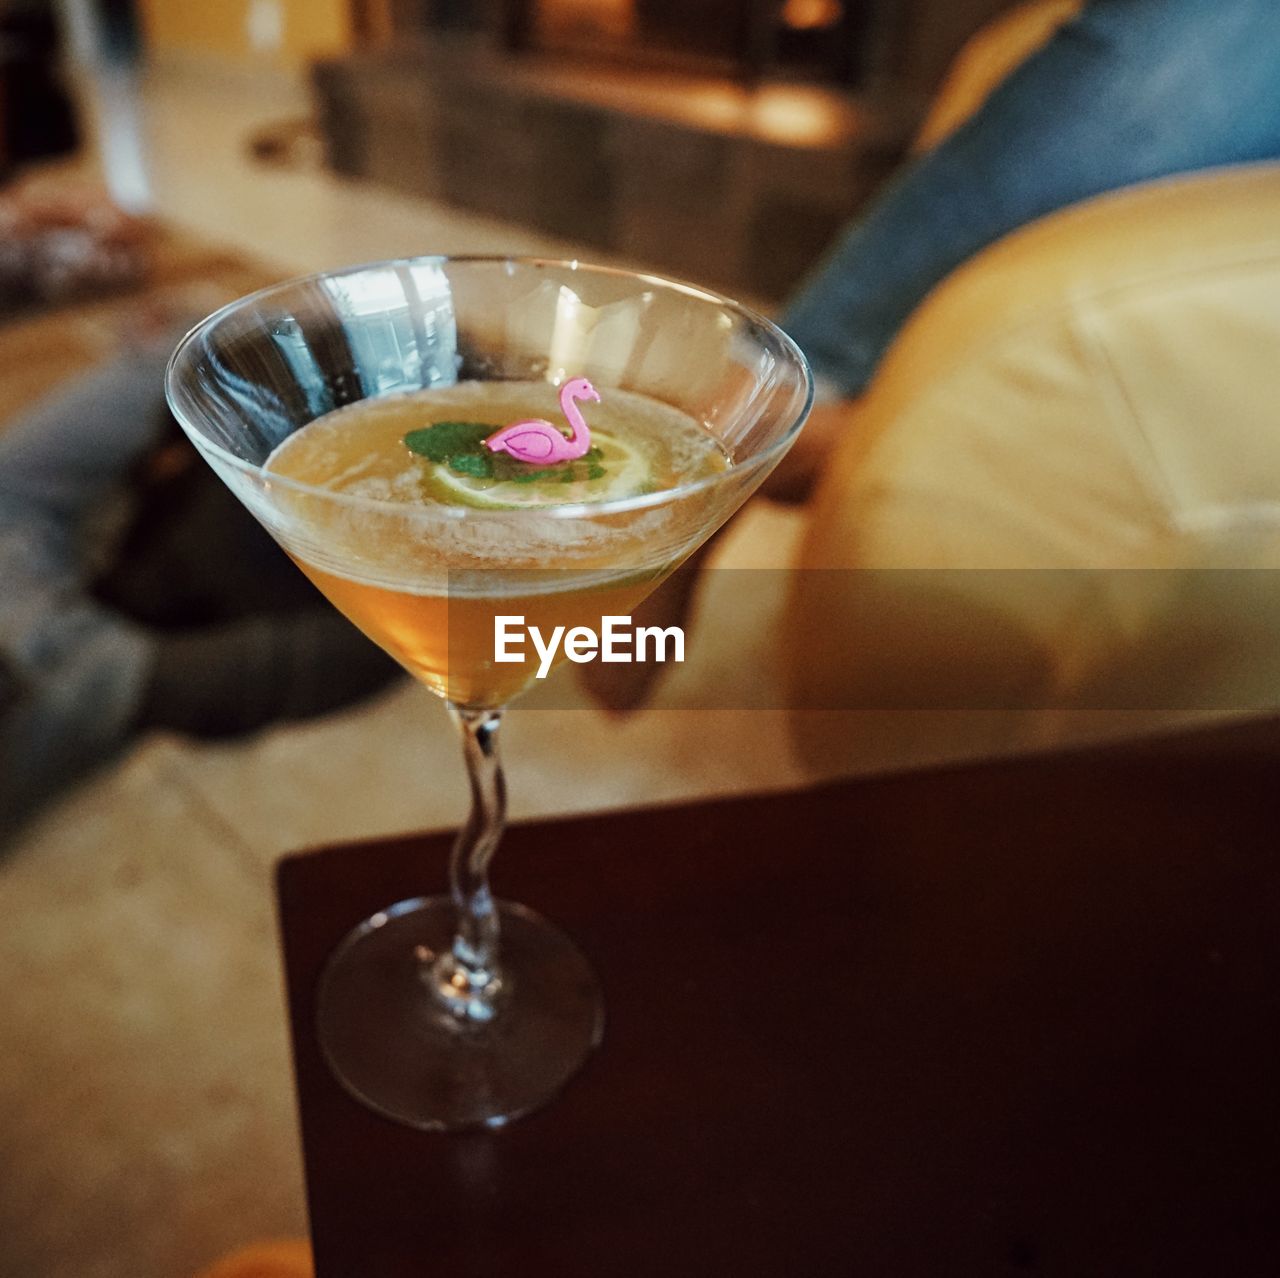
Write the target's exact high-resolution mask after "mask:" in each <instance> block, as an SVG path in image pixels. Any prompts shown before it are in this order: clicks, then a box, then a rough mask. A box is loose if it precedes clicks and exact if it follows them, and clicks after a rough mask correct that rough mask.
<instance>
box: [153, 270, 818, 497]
mask: <svg viewBox="0 0 1280 1278" xmlns="http://www.w3.org/2000/svg"><path fill="white" fill-rule="evenodd" d="M453 262H459V263H475V264H478V265H486V266H502V265H508V264H511V265H518V266H532V267H558V268H561V269H563V270H567V271H571V272H572V271H589V272H591V273H592V274H595V275H611V276H616V277H618V278H626V279H633V280H639V281H641V282H643V283H647V284H654V285H657V286H659V287H661V288H665V289H669V290H671V291H672V292H676V293H683V294H685V295H686V296H689V297H694V298H698V299H700V300H702V301H706V302H710V303H713V304H715V305H717V306H720V307H723V308H725V309H726V310H729V311H732V312H734V313H736V314H737V315H739V316H741V317H742V318H744V319H746V320H748V321H750V322H751V323H754V324H757V325H759V326H760V327H761V328H763V329H764V330H765V331H767V332H769V333H771V334H772V335H773V336H774V337H775V338H776V339H777V340H778V341H779V342H780V344H781V345H782V347H783V349H784V350H786V351H788V352H789V353H790V354H791V356H792V357H793V359H794V361H795V364H796V366H797V368H798V369H799V370H800V374H801V377H802V379H803V385H804V392H805V393H804V402H803V403H802V404H801V405H800V407H799V409H798V410H797V411H796V413H795V415H794V417H793V419H792V421H791V422H790V423H788V425H787V427H786V429H785V430H784V431H783V432H782V434H781V435H780V436H779V438H778V439H776V440H774V442H773V443H772V444H770V445H769V446H768V447H767V448H765V449H762V450H761V452H760V453H759V455H758V456H756V457H753V458H751V459H750V461H748V462H745V463H743V464H741V465H737V466H730V467H728V468H727V469H726V470H723V471H719V472H717V473H716V474H714V475H708V476H705V477H704V478H702V479H695V480H692V481H691V482H689V483H687V484H678V485H676V486H675V487H673V488H665V489H662V490H660V491H659V492H656V493H642V494H639V495H637V496H634V497H616V498H613V499H612V500H610V501H595V502H562V503H559V504H548V505H546V506H533V507H523V506H521V507H507V506H501V507H492V508H485V507H478V506H466V505H461V504H460V505H456V506H455V505H449V504H447V503H444V502H441V503H439V504H438V505H432V506H415V505H411V504H409V503H407V502H398V501H391V500H388V499H386V498H382V497H367V496H362V495H359V494H356V493H336V492H334V491H333V490H332V489H328V488H322V487H320V486H319V485H316V484H309V483H306V482H304V481H302V480H299V479H293V478H291V477H290V476H287V475H279V474H276V473H275V472H274V471H269V470H267V469H266V468H265V467H263V466H261V465H259V464H258V463H256V462H250V461H246V460H245V459H244V458H243V457H237V456H236V455H235V454H234V453H232V452H229V451H228V450H227V449H225V448H223V447H222V445H221V444H217V443H215V442H214V441H213V440H211V439H208V438H207V437H206V436H205V435H204V433H203V432H202V431H201V430H200V428H199V427H198V426H197V425H196V424H195V423H194V422H193V421H192V420H191V419H190V416H189V415H188V413H187V412H186V411H184V405H183V403H182V400H183V399H184V398H185V397H186V392H185V390H184V389H183V388H181V387H180V386H179V384H178V376H177V366H178V364H179V362H180V361H181V359H182V357H183V356H184V355H185V354H186V353H187V352H188V351H189V350H190V348H191V347H192V346H193V345H194V344H195V342H196V341H197V340H198V339H199V338H200V337H201V336H202V335H204V334H206V333H208V332H210V331H211V330H212V329H213V328H215V327H216V326H217V325H218V324H219V323H221V322H222V321H223V320H224V319H226V318H227V317H228V316H229V315H231V314H232V313H234V312H235V311H237V310H239V309H240V308H242V307H245V306H248V305H249V304H250V303H252V302H257V301H262V300H264V299H266V298H268V297H271V296H272V295H273V294H275V293H282V292H284V291H286V290H288V289H294V288H299V287H301V286H302V285H304V284H313V283H318V282H319V281H321V280H331V279H341V278H343V277H344V276H349V275H358V274H361V273H363V272H365V271H374V270H380V269H394V268H396V267H409V266H416V265H424V264H432V265H440V264H443V263H453ZM547 380H548V384H549V385H555V383H553V382H550V381H549V379H547ZM164 389H165V400H166V402H167V403H168V405H169V409H170V411H171V412H172V413H173V415H174V417H176V418H177V420H178V424H179V425H180V426H181V427H182V429H183V431H184V433H185V434H186V435H187V436H188V438H190V439H191V441H192V443H193V444H194V445H195V447H196V448H197V450H198V451H200V452H206V451H207V452H209V453H212V454H213V455H214V456H215V457H217V458H218V460H219V461H221V462H224V463H225V464H227V465H229V466H231V467H232V468H234V469H235V470H238V471H240V472H242V473H244V474H246V475H250V476H253V477H254V478H257V479H261V480H263V481H265V482H268V483H270V484H271V485H273V486H279V487H281V488H283V489H286V490H289V491H293V492H297V493H300V494H302V495H304V496H308V497H320V498H323V499H325V500H326V501H332V502H337V503H339V504H340V505H344V506H348V507H351V508H353V509H365V510H378V511H381V512H382V513H383V514H391V513H395V514H396V515H397V516H398V517H400V518H403V517H405V516H406V515H425V514H427V513H429V514H430V515H431V516H432V517H435V518H438V517H441V516H444V517H447V518H454V519H476V518H484V517H494V516H504V517H509V516H511V515H512V514H523V515H533V514H536V515H538V516H540V517H543V518H547V517H551V518H557V519H578V518H582V517H583V516H591V515H609V514H625V513H627V512H629V511H633V510H646V509H650V508H652V507H655V506H661V505H664V504H666V503H667V502H670V501H679V500H683V499H684V498H686V497H689V496H692V495H694V494H696V493H699V492H704V491H708V490H710V489H713V488H716V487H719V486H720V485H721V484H722V483H724V482H726V481H727V480H728V479H730V478H731V477H734V476H737V477H742V476H744V475H745V476H747V477H749V476H750V475H751V474H753V473H754V472H755V471H757V470H759V469H760V468H761V467H762V466H764V464H765V463H766V462H768V461H770V460H771V459H772V458H774V457H775V456H777V455H779V454H780V453H783V452H785V451H786V449H787V448H788V447H790V445H791V443H792V442H793V441H794V440H795V437H796V435H797V434H798V433H799V431H800V428H801V426H802V425H803V424H804V421H805V419H806V418H807V417H808V415H809V410H810V409H811V408H812V407H813V399H814V380H813V372H812V370H811V369H810V368H809V362H808V360H807V359H806V358H805V356H804V352H803V351H802V350H801V349H800V347H799V346H798V345H797V344H796V342H795V341H794V339H792V338H791V337H790V336H789V335H788V334H787V333H786V332H785V331H784V330H783V329H782V328H780V327H779V326H778V325H777V324H776V323H774V321H773V320H771V319H769V318H768V316H766V315H762V314H761V313H760V312H759V311H757V310H755V309H754V308H753V307H750V306H746V305H744V304H743V303H742V302H737V301H735V300H734V299H733V298H731V297H727V296H726V295H724V294H723V293H718V292H716V291H715V290H714V289H708V288H704V287H703V286H702V285H699V284H691V283H689V282H688V281H686V280H679V279H674V278H672V277H670V276H665V275H658V274H656V273H654V272H651V271H633V270H628V269H627V268H626V267H621V266H600V265H597V264H595V263H593V262H584V261H582V260H581V259H579V258H576V257H575V258H554V257H538V256H532V255H508V254H490V253H458V254H452V253H421V254H415V255H412V256H408V257H391V258H383V259H381V260H379V261H374V262H361V263H357V264H355V265H352V266H343V267H338V268H336V269H333V270H327V271H312V272H311V273H310V274H308V275H296V276H292V277H290V278H288V279H284V280H279V281H277V282H276V283H274V284H267V285H264V286H263V287H262V288H259V289H255V290H254V291H253V292H251V293H246V294H245V295H244V296H243V297H238V298H235V299H234V300H232V301H230V302H227V303H225V304H224V305H222V306H220V307H218V309H217V310H215V311H212V312H211V313H210V314H208V315H206V316H205V317H204V319H202V320H200V321H199V322H198V323H197V324H195V325H193V327H192V328H190V329H189V330H188V331H187V332H186V333H185V334H184V335H183V336H182V338H181V339H180V340H179V341H178V343H177V345H176V346H175V347H174V348H173V353H172V354H171V355H170V356H169V359H168V362H167V363H166V365H165V371H164ZM414 393H415V392H414V391H404V392H396V393H394V394H392V395H385V396H367V397H366V398H367V399H370V400H372V399H379V398H381V399H393V398H395V397H396V394H405V395H411V394H414ZM353 402H354V403H361V402H363V401H362V400H355V401H353ZM344 407H346V405H344ZM315 420H319V418H316V419H315ZM299 429H301V428H299Z"/></svg>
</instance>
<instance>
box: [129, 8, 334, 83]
mask: <svg viewBox="0 0 1280 1278" xmlns="http://www.w3.org/2000/svg"><path fill="white" fill-rule="evenodd" d="M352 7H353V0H138V9H139V16H140V17H141V19H142V27H143V32H144V38H145V40H146V44H147V48H148V50H149V51H151V52H153V53H156V54H160V55H164V54H166V53H179V54H184V55H190V54H196V55H201V56H208V57H211V58H216V59H220V60H222V61H224V62H242V63H266V64H268V65H272V64H274V65H277V66H284V67H299V66H303V65H305V64H306V63H308V62H310V61H311V60H312V59H313V58H317V57H324V56H328V55H333V54H340V53H344V52H347V51H348V50H350V49H351V48H352V45H353V40H352Z"/></svg>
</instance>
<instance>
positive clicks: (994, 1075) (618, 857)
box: [279, 723, 1280, 1278]
mask: <svg viewBox="0 0 1280 1278" xmlns="http://www.w3.org/2000/svg"><path fill="white" fill-rule="evenodd" d="M1278 793H1280V724H1275V723H1262V724H1253V725H1247V726H1244V727H1237V728H1233V729H1228V730H1220V731H1214V732H1209V733H1201V734H1196V735H1193V736H1189V737H1186V738H1182V739H1173V740H1168V741H1163V742H1158V743H1154V744H1152V743H1148V744H1144V745H1139V746H1126V747H1123V748H1118V749H1106V750H1092V751H1084V752H1079V753H1074V754H1068V755H1062V756H1057V757H1046V758H1042V759H1034V760H1023V761H1019V762H1011V763H999V764H990V765H983V766H978V767H966V768H957V769H949V770H943V771H936V772H929V773H922V774H917V775H912V776H903V777H898V778H888V779H879V780H875V779H872V780H865V781H859V782H854V783H849V784H842V785H838V786H832V787H825V788H822V789H819V790H815V791H812V792H809V793H805V794H801V795H789V796H786V797H765V798H758V799H749V800H744V801H735V802H720V803H704V804H696V805H692V806H684V807H674V808H663V809H656V810H650V811H644V812H632V813H627V814H624V815H612V816H602V817H598V818H590V819H579V820H567V821H556V822H541V823H538V824H534V825H526V826H522V827H518V828H515V829H513V830H512V831H511V833H510V836H509V838H508V840H507V844H506V846H505V847H504V849H503V852H502V854H501V856H500V858H499V861H498V866H497V874H496V882H497V887H498V889H499V890H500V892H501V893H502V894H504V895H506V896H509V897H514V898H515V899H518V900H521V901H525V902H527V903H529V904H531V905H533V906H534V907H535V908H537V909H539V910H541V911H543V912H544V913H546V914H548V915H549V916H551V917H552V918H554V919H556V920H558V921H559V922H560V923H562V924H563V925H564V926H565V927H566V928H568V929H569V930H570V931H571V932H572V934H573V935H574V936H575V937H576V938H577V939H578V940H579V941H580V943H581V944H582V946H583V947H584V948H585V949H586V951H587V952H588V953H589V954H590V955H591V957H592V958H593V960H594V961H595V963H596V966H597V968H598V971H599V973H600V976H601V978H602V980H603V983H604V987H605V992H606V998H607V1001H608V1025H607V1030H606V1040H605V1044H604V1046H603V1048H602V1049H601V1050H600V1052H599V1053H598V1054H597V1055H596V1057H595V1058H594V1059H593V1060H592V1061H591V1062H590V1063H589V1064H588V1065H587V1067H586V1069H585V1070H584V1071H583V1073H582V1074H581V1075H580V1076H579V1077H578V1078H577V1079H576V1080H574V1082H572V1083H571V1084H570V1086H569V1088H568V1089H567V1091H566V1092H565V1093H564V1095H563V1096H562V1097H561V1098H560V1099H559V1100H558V1101H557V1102H555V1103H554V1104H553V1105H552V1106H551V1107H550V1108H549V1109H547V1110H545V1111H544V1112H542V1113H540V1114H537V1115H535V1116H533V1117H530V1118H527V1119H525V1120H523V1121H521V1122H518V1123H516V1124H513V1125H512V1126H511V1127H510V1128H508V1129H507V1130H505V1131H501V1132H498V1133H493V1134H466V1135H461V1136H439V1135H436V1136H432V1135H423V1134H419V1133H416V1132H413V1131H409V1130H406V1129H402V1128H400V1127H397V1126H395V1125H393V1124H392V1123H390V1122H387V1121H385V1120H383V1119H380V1118H378V1117H376V1116H374V1115H373V1114H372V1113H369V1112H367V1111H366V1110H364V1109H362V1108H361V1107H360V1106H359V1105H357V1104H355V1103H354V1102H353V1101H351V1100H350V1099H348V1097H347V1096H346V1094H345V1093H344V1092H343V1091H342V1090H341V1089H340V1088H339V1087H338V1086H337V1084H336V1083H334V1082H333V1081H332V1079H331V1078H330V1076H329V1074H328V1073H327V1071H326V1068H325V1066H324V1064H323V1062H322V1060H321V1059H320V1056H319V1053H318V1051H317V1048H316V1044H315V1040H314V1038H313V1034H312V1020H311V1016H312V996H313V990H314V986H315V982H316V977H317V974H318V972H319V970H320V968H321V965H322V964H323V961H324V959H325V957H326V955H327V953H328V951H329V950H330V948H331V947H332V946H333V944H334V943H335V942H336V941H337V940H338V939H339V937H340V936H342V934H343V933H344V932H345V931H346V930H347V929H348V928H349V927H350V926H351V925H352V924H354V923H355V922H357V921H358V920H359V919H361V918H362V917H364V916H365V915H367V914H369V913H371V912H373V911H374V910H376V909H378V908H379V907H382V906H385V905H387V904H389V903H391V902H393V901H396V900H398V899H400V898H403V897H407V896H412V895H415V894H418V893H420V892H421V891H423V889H427V890H434V889H435V888H436V887H437V886H438V885H441V884H443V882H444V865H445V857H446V852H447V847H448V840H447V839H445V838H442V837H432V838H403V839H394V840H387V841H384V842H377V843H366V844H363V845H359V846H346V847H337V848H330V849H326V850H322V851H319V852H314V853H310V854H307V855H302V856H297V857H293V858H291V859H289V860H287V861H286V862H284V863H283V866H282V868H281V871H280V878H279V889H280V908H281V918H282V921H283V933H284V948H285V958H286V965H287V970H288V982H289V995H290V1004H291V1010H292V1019H293V1036H294V1052H295V1059H296V1066H297V1080H298V1090H299V1098H300V1109H301V1122H302V1134H303V1142H304V1147H305V1158H306V1171H307V1183H308V1192H309V1196H310V1209H311V1222H312V1230H313V1236H314V1242H315V1250H316V1261H317V1270H318V1278H401V1276H402V1275H403V1276H404V1278H410V1276H412V1278H420V1276H421V1275H440V1276H441V1278H464V1276H468V1275H485V1276H486V1278H504V1276H505V1275H513V1276H516V1275H518V1276H520V1278H529V1276H530V1275H541V1274H547V1275H555V1276H556V1278H579V1276H581V1278H586V1276H588V1275H590V1276H591V1278H600V1276H607V1278H630V1276H632V1275H634V1276H636V1278H639V1276H640V1275H644V1276H645V1278H655V1276H657V1275H695V1274H696V1275H711V1276H713V1278H714V1276H717V1275H734V1276H738V1278H749V1276H755V1275H791V1274H796V1275H804V1276H806V1278H813V1276H817V1275H837V1274H838V1275H853V1274H857V1275H864V1274H866V1275H881V1274H884V1275H895V1276H901V1275H915V1274H921V1275H970V1274H973V1275H981V1274H1002V1273H1022V1272H1026V1271H1030V1272H1035V1273H1039V1274H1055V1275H1070V1276H1071V1278H1082V1276H1085V1275H1089V1276H1092V1275H1111V1274H1114V1275H1124V1276H1125V1278H1132V1276H1133V1275H1142V1274H1152V1275H1156V1274H1158V1275H1162V1276H1163V1275H1171V1274H1178V1275H1181V1274H1187V1275H1197V1276H1204V1275H1230V1276H1231V1278H1242V1276H1244V1275H1253V1274H1258V1275H1263V1274H1266V1275H1274V1274H1277V1273H1280V1115H1278V1106H1277V1100H1276V1097H1277V1093H1278V1091H1280V1016H1278V1013H1280V848H1278V846H1277V843H1278V839H1277V831H1278V829H1280V800H1278V799H1277V794H1278Z"/></svg>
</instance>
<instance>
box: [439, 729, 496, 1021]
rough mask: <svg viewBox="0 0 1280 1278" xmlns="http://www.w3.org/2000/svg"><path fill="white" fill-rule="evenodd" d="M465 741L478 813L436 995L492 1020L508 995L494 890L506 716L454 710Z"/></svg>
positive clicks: (464, 848) (454, 878) (457, 860)
mask: <svg viewBox="0 0 1280 1278" xmlns="http://www.w3.org/2000/svg"><path fill="white" fill-rule="evenodd" d="M449 711H450V714H451V715H452V717H453V721H454V722H455V723H456V724H457V725H458V732H459V734H460V735H461V737H462V752H463V758H464V759H465V761H466V765H467V778H468V780H469V781H470V783H471V813H470V815H469V816H468V817H467V822H466V824H465V825H464V826H463V827H462V829H461V830H460V831H459V832H458V838H457V841H456V842H455V843H454V845H453V857H452V860H451V861H450V867H449V874H450V891H451V894H452V896H453V904H454V908H455V909H456V911H457V931H456V932H455V934H454V938H453V947H452V949H451V950H450V951H449V952H448V953H446V954H443V955H441V956H440V958H439V959H437V960H436V962H435V965H434V967H433V969H432V974H433V977H434V983H435V990H436V994H437V996H438V997H439V998H441V999H443V1000H444V1002H445V1003H446V1005H447V1006H448V1008H449V1010H450V1011H451V1012H453V1013H454V1015H455V1016H458V1017H459V1018H461V1019H463V1020H466V1021H472V1022H483V1021H488V1020H491V1019H492V1018H493V1016H494V1013H495V1010H496V1006H497V998H498V995H499V994H500V993H501V990H502V976H501V971H500V969H499V967H498V912H497V909H496V908H495V906H494V902H493V896H492V894H491V893H490V891H489V862H490V861H492V860H493V854H494V852H495V851H496V850H497V847H498V842H499V840H500V839H501V838H502V831H503V828H504V827H505V825H506V820H507V786H506V781H505V779H504V778H503V775H502V764H501V762H500V760H499V758H498V728H499V727H500V726H501V724H502V711H501V709H497V710H474V709H469V708H467V707H464V706H455V705H450V706H449Z"/></svg>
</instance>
